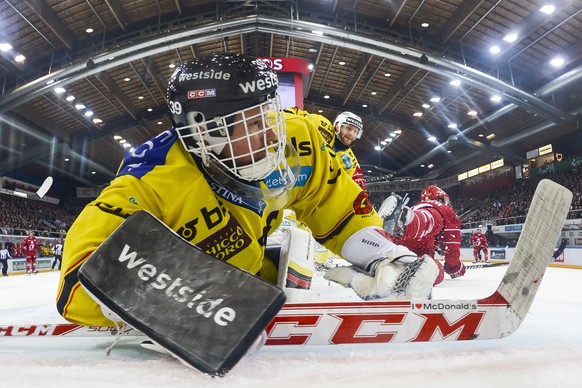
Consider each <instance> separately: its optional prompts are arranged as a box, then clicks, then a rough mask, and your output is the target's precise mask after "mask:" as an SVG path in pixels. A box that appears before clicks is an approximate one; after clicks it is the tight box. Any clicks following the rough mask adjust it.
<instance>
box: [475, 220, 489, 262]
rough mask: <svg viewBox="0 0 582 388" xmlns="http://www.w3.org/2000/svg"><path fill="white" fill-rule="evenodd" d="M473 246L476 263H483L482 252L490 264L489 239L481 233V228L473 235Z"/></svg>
mask: <svg viewBox="0 0 582 388" xmlns="http://www.w3.org/2000/svg"><path fill="white" fill-rule="evenodd" d="M471 245H473V257H474V258H475V263H477V262H479V261H483V260H481V257H480V252H483V259H485V262H486V263H489V243H488V242H487V237H485V235H484V234H483V233H482V232H481V227H479V228H477V231H476V232H475V233H473V234H472V235H471Z"/></svg>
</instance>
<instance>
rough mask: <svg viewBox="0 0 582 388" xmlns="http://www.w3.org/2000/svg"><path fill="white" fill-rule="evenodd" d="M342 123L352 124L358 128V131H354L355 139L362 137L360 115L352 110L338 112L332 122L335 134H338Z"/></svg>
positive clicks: (362, 125)
mask: <svg viewBox="0 0 582 388" xmlns="http://www.w3.org/2000/svg"><path fill="white" fill-rule="evenodd" d="M344 125H353V126H354V127H356V128H357V129H358V132H357V133H356V139H360V138H361V137H362V132H363V129H364V124H362V119H361V118H360V116H358V115H356V114H354V113H352V112H342V113H340V114H339V115H338V116H337V117H336V118H335V120H334V122H333V127H334V128H335V133H336V135H339V133H340V130H341V127H343V126H344Z"/></svg>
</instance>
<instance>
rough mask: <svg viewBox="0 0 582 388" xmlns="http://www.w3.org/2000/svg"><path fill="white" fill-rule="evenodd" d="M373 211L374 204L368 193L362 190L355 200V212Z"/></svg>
mask: <svg viewBox="0 0 582 388" xmlns="http://www.w3.org/2000/svg"><path fill="white" fill-rule="evenodd" d="M372 211H374V206H372V203H371V202H370V200H369V199H368V195H367V194H366V193H365V192H364V191H361V192H360V194H358V197H357V198H356V200H355V201H354V212H355V213H356V214H360V215H361V214H370V213H372Z"/></svg>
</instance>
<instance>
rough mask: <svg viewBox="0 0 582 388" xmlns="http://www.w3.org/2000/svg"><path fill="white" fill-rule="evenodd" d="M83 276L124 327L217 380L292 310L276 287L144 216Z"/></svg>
mask: <svg viewBox="0 0 582 388" xmlns="http://www.w3.org/2000/svg"><path fill="white" fill-rule="evenodd" d="M78 276H79V280H80V282H81V284H82V285H83V286H84V287H85V288H86V289H87V290H88V291H89V292H90V293H91V294H93V295H94V296H95V297H96V298H97V299H99V300H100V301H101V302H102V303H103V304H104V305H105V306H106V307H108V308H109V309H111V310H112V311H113V312H114V313H116V314H117V315H118V316H119V317H120V318H121V319H122V320H123V321H124V322H126V323H127V324H129V325H131V326H133V327H134V328H136V329H137V330H139V331H141V332H142V333H144V334H145V335H147V336H148V337H149V338H151V339H152V340H154V341H155V342H157V343H158V344H160V345H161V346H163V347H164V348H166V349H168V350H169V351H170V352H172V353H173V354H174V355H176V356H177V357H179V358H181V359H182V360H184V361H185V362H186V363H188V364H190V365H191V366H193V367H195V368H197V369H199V370H200V371H202V372H205V373H208V374H211V375H224V374H225V373H226V372H228V371H229V370H230V369H231V368H232V367H233V366H234V365H236V363H237V362H238V361H239V360H240V359H241V358H242V357H243V356H244V354H245V353H246V351H247V349H248V348H249V347H250V346H251V345H252V344H253V342H254V341H255V340H256V339H257V337H259V335H260V334H261V332H262V331H263V330H264V329H265V327H266V326H267V324H268V323H269V322H270V321H271V320H272V319H273V318H274V317H275V316H276V314H277V313H278V312H279V310H280V309H281V307H282V306H283V304H284V302H285V295H284V293H283V292H282V291H281V290H280V289H278V288H277V287H275V286H273V285H271V284H269V283H267V282H265V281H264V280H262V279H260V278H258V277H256V276H254V275H252V274H250V273H248V272H245V271H242V270H241V269H239V268H236V267H234V266H232V265H230V264H227V263H224V262H222V261H219V260H217V259H215V258H214V257H212V256H210V255H207V254H206V253H204V252H202V251H200V250H199V249H198V248H197V247H195V246H194V245H192V244H190V243H188V242H187V241H185V240H183V239H182V238H181V237H179V236H178V235H177V234H175V233H174V232H173V231H172V230H171V229H170V228H168V227H167V226H166V225H164V224H163V223H162V222H161V221H160V220H158V219H157V218H155V217H154V216H152V215H151V214H149V213H148V212H145V211H140V212H137V213H135V214H133V215H132V216H130V217H129V218H128V219H127V220H126V221H125V222H124V223H123V224H121V226H120V227H119V228H118V229H117V230H115V232H114V233H113V234H112V235H111V236H110V237H109V238H108V239H107V240H106V241H105V242H103V244H101V245H100V246H99V248H98V249H97V250H96V251H95V252H94V253H93V254H92V255H91V257H90V258H89V259H88V260H87V261H86V262H85V263H84V264H83V265H82V266H81V268H80V269H79V274H78Z"/></svg>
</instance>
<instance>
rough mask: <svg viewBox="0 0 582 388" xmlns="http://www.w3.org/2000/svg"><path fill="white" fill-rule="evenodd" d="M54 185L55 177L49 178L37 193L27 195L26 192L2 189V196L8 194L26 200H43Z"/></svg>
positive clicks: (0, 189) (0, 191)
mask: <svg viewBox="0 0 582 388" xmlns="http://www.w3.org/2000/svg"><path fill="white" fill-rule="evenodd" d="M52 185H53V177H52V176H49V177H47V178H46V179H45V180H44V182H42V185H40V187H39V188H38V190H37V191H36V193H26V192H24V191H19V190H9V189H5V188H3V187H0V193H1V194H8V195H13V196H15V197H20V198H26V199H42V197H44V196H45V195H46V193H47V192H48V191H49V190H50V188H51V186H52Z"/></svg>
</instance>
